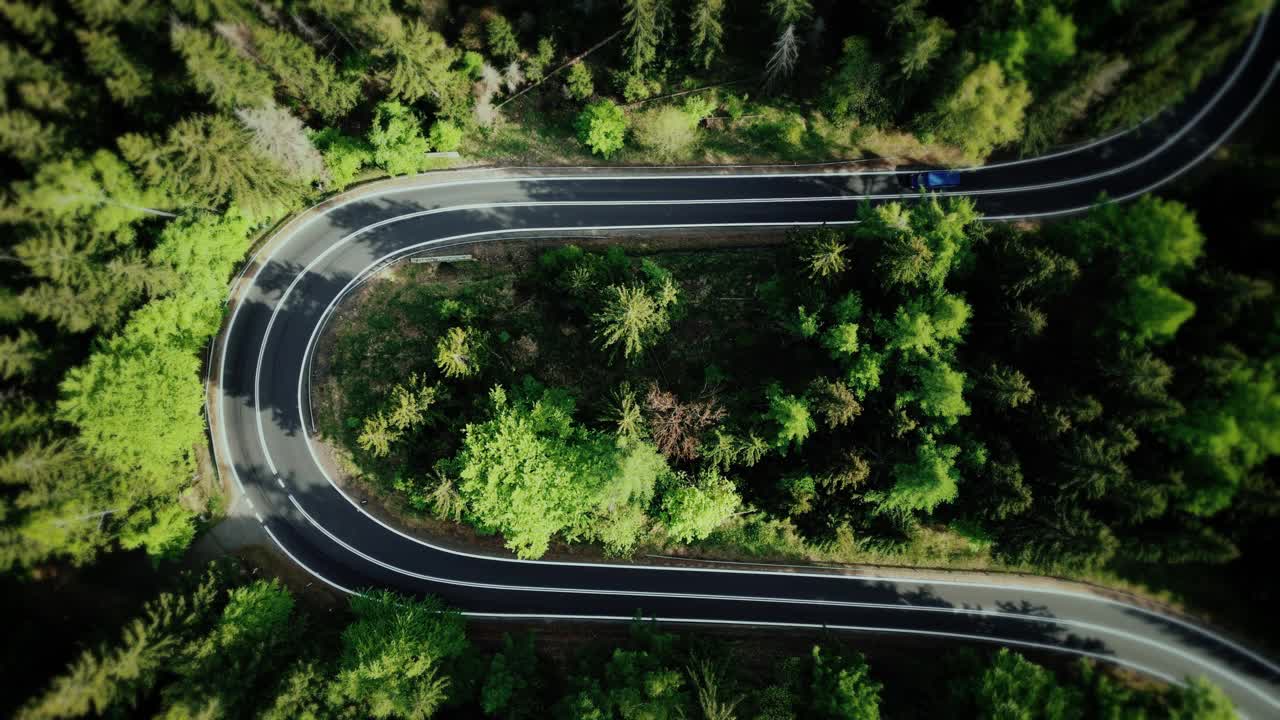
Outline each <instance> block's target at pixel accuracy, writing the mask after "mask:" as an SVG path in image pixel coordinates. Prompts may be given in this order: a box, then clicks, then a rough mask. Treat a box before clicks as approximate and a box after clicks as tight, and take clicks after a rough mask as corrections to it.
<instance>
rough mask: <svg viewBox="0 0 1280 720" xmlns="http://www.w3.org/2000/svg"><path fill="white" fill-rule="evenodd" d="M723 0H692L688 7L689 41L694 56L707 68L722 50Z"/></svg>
mask: <svg viewBox="0 0 1280 720" xmlns="http://www.w3.org/2000/svg"><path fill="white" fill-rule="evenodd" d="M724 2H725V0H694V2H693V4H692V6H691V7H690V8H689V33H690V35H691V38H690V43H691V46H692V49H693V54H694V57H696V58H697V59H698V62H700V63H701V64H702V67H704V68H709V67H711V63H712V62H713V61H714V60H715V59H716V56H718V55H720V54H721V53H722V52H723V51H724V42H723V40H722V37H723V35H724V27H723V26H722V25H721V24H720V17H721V15H723V14H724Z"/></svg>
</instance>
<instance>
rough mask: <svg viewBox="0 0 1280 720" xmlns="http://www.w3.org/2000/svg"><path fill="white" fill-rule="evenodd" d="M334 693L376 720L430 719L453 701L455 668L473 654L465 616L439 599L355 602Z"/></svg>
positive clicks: (376, 595)
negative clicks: (451, 679) (450, 694)
mask: <svg viewBox="0 0 1280 720" xmlns="http://www.w3.org/2000/svg"><path fill="white" fill-rule="evenodd" d="M351 610H352V612H353V613H355V617H356V619H355V621H354V622H352V623H351V624H350V625H348V626H347V629H346V630H345V631H343V633H342V656H341V658H340V660H339V664H338V670H337V676H336V677H335V678H334V681H333V685H332V688H331V690H330V695H331V697H333V698H334V700H336V701H339V702H347V703H352V704H355V705H357V706H359V707H360V709H361V710H360V712H361V714H364V715H367V716H369V717H374V718H386V717H397V718H410V719H416V718H429V717H431V716H432V715H434V714H435V711H436V710H437V709H439V708H440V706H441V705H442V704H443V703H444V702H445V700H446V699H447V698H448V691H449V673H448V670H449V667H450V664H451V663H452V662H453V661H454V660H455V659H456V658H458V657H459V656H461V655H462V654H463V653H464V652H465V651H466V650H467V639H466V636H465V635H464V632H463V628H464V624H463V620H462V616H461V615H459V614H458V613H456V612H453V611H451V610H446V609H445V607H444V605H443V604H441V603H440V601H439V600H436V599H435V598H425V599H414V598H408V597H404V596H401V595H396V594H395V593H391V592H388V591H385V590H380V591H375V592H372V593H369V594H367V595H363V596H361V595H357V596H355V597H353V598H352V599H351Z"/></svg>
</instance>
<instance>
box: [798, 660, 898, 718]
mask: <svg viewBox="0 0 1280 720" xmlns="http://www.w3.org/2000/svg"><path fill="white" fill-rule="evenodd" d="M811 655H812V661H813V681H812V685H811V686H810V690H809V704H810V709H811V711H812V713H813V715H812V717H817V718H832V719H833V720H879V718H880V690H881V688H882V687H883V686H882V685H881V684H880V683H878V682H876V681H875V680H872V679H871V678H870V677H869V676H870V672H871V669H870V668H869V667H867V661H866V660H865V659H864V658H863V657H862V655H860V654H857V653H851V654H846V655H836V656H828V655H824V654H823V652H822V648H820V647H818V646H817V645H815V646H814V647H813V651H812V653H811Z"/></svg>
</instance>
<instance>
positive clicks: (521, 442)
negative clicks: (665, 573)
mask: <svg viewBox="0 0 1280 720" xmlns="http://www.w3.org/2000/svg"><path fill="white" fill-rule="evenodd" d="M492 398H493V403H494V408H493V413H494V414H493V417H492V419H490V420H489V421H487V422H484V423H480V424H476V425H471V426H468V428H467V430H466V436H465V439H464V442H463V447H462V450H461V451H460V452H459V454H458V457H457V458H456V459H455V461H454V464H455V466H456V467H457V474H458V477H459V478H460V483H459V491H460V492H461V493H462V496H463V497H464V498H465V499H466V501H467V507H468V514H469V515H470V516H471V517H473V518H474V519H475V520H476V522H477V523H479V524H480V525H481V526H482V527H484V528H487V529H489V530H491V531H497V532H501V533H502V534H503V536H504V537H505V538H506V541H507V542H506V544H507V547H509V548H511V549H513V550H515V551H516V553H517V554H518V555H520V557H524V558H536V557H539V556H541V555H542V554H544V553H545V552H546V550H547V547H548V544H549V543H550V541H551V538H552V536H554V535H556V534H557V533H559V534H562V535H563V536H564V538H565V539H566V540H569V541H572V540H574V539H578V538H582V537H593V536H596V535H599V534H601V533H602V532H604V531H612V532H611V534H612V537H611V545H613V546H614V547H615V549H618V550H624V549H625V548H626V547H627V546H629V545H631V544H634V542H635V536H634V535H632V536H631V537H626V536H625V535H624V534H622V533H620V532H618V531H619V530H620V529H619V528H618V527H616V526H615V525H614V524H613V523H612V522H611V521H616V520H631V521H632V522H629V523H626V524H625V527H626V528H629V529H630V530H633V531H634V532H636V533H638V532H639V530H640V529H641V528H639V527H638V526H637V525H636V524H635V523H634V520H635V513H634V512H633V511H629V509H630V508H637V509H641V511H642V509H643V508H644V507H646V506H647V504H648V502H649V500H650V499H651V498H652V497H653V488H654V484H655V483H656V481H657V479H658V477H659V476H660V475H662V474H664V473H665V471H666V470H665V466H664V465H663V464H662V463H661V461H660V458H655V456H654V451H653V449H652V447H650V446H647V445H645V444H643V443H639V442H623V443H618V442H615V440H614V439H613V438H612V437H610V436H608V435H605V434H604V433H598V432H594V431H590V430H587V429H585V428H583V427H581V426H578V425H576V424H575V423H574V422H573V419H572V412H573V404H572V401H570V400H569V399H568V398H567V397H565V396H563V395H559V394H554V393H545V394H544V395H543V396H542V397H541V398H539V399H537V400H534V401H533V402H523V401H522V402H516V403H509V402H508V401H507V399H506V393H505V392H503V391H502V390H501V389H500V388H499V389H495V390H494V392H493V395H492Z"/></svg>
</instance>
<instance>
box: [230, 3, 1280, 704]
mask: <svg viewBox="0 0 1280 720" xmlns="http://www.w3.org/2000/svg"><path fill="white" fill-rule="evenodd" d="M1277 32H1280V31H1277V30H1276V29H1275V28H1274V27H1273V24H1272V23H1270V22H1269V17H1264V18H1263V20H1262V21H1261V23H1260V24H1259V27H1258V29H1257V30H1256V32H1255V33H1254V35H1253V36H1252V37H1251V38H1250V41H1249V43H1248V45H1247V46H1246V47H1245V48H1244V49H1243V50H1242V51H1241V53H1240V56H1239V58H1238V59H1237V60H1236V62H1235V63H1234V64H1233V65H1231V66H1230V67H1228V68H1227V70H1226V71H1225V72H1224V73H1223V74H1222V76H1221V77H1220V78H1217V79H1216V80H1215V81H1213V82H1206V83H1204V87H1203V88H1202V89H1201V90H1199V91H1197V93H1195V95H1194V96H1193V97H1191V98H1189V99H1188V100H1187V102H1185V103H1184V104H1182V105H1181V106H1179V107H1178V108H1176V109H1174V110H1172V111H1170V112H1167V113H1165V114H1163V115H1161V116H1159V117H1157V118H1154V119H1152V120H1150V121H1149V122H1147V123H1144V124H1143V125H1142V126H1140V127H1139V128H1136V129H1134V130H1132V131H1128V132H1125V133H1120V134H1117V135H1115V136H1112V137H1109V138H1105V139H1103V140H1100V141H1097V142H1094V143H1089V144H1086V145H1083V146H1080V147H1077V148H1073V149H1070V150H1065V151H1062V152H1058V153H1052V154H1050V155H1047V156H1044V157H1041V158H1034V159H1029V160H1024V161H1015V162H1010V163H996V164H992V165H989V166H983V167H978V168H970V169H966V170H963V171H962V173H963V180H964V183H963V185H962V187H961V188H959V189H957V191H956V192H951V193H943V194H953V195H967V196H970V197H972V198H973V199H974V200H975V202H976V203H977V205H978V208H979V210H980V211H982V212H983V213H984V214H985V215H987V217H988V219H992V220H1014V219H1019V218H1030V217H1052V216H1055V215H1063V214H1070V213H1075V212H1081V211H1083V210H1085V209H1087V208H1089V207H1090V206H1092V205H1094V204H1096V203H1097V202H1100V196H1102V195H1104V194H1105V196H1106V197H1107V198H1110V200H1106V201H1119V200H1124V199H1128V198H1131V197H1136V196H1138V195H1140V194H1142V193H1144V192H1149V191H1151V190H1153V189H1155V188H1156V187H1159V186H1160V185H1161V184H1163V183H1166V182H1169V181H1171V180H1173V179H1174V178H1176V177H1177V176H1178V175H1180V174H1181V173H1182V172H1184V171H1185V170H1186V169H1188V168H1190V167H1192V166H1193V165H1195V163H1197V162H1198V161H1199V160H1201V159H1203V158H1204V157H1205V156H1206V155H1207V154H1208V153H1209V152H1211V151H1212V149H1213V148H1214V147H1216V146H1217V145H1218V144H1219V143H1221V142H1222V141H1223V140H1224V139H1226V137H1228V136H1229V135H1230V133H1231V132H1232V131H1234V129H1235V128H1236V127H1237V126H1238V125H1239V123H1240V122H1241V121H1242V120H1243V119H1244V117H1246V116H1247V115H1248V113H1249V112H1250V111H1251V110H1252V109H1253V108H1254V107H1255V106H1256V104H1257V103H1258V102H1259V101H1260V100H1261V98H1262V97H1263V96H1264V95H1265V93H1266V92H1267V90H1268V89H1269V87H1270V85H1271V84H1272V82H1273V81H1274V79H1275V76H1276V74H1277V72H1278V71H1280V63H1277V53H1276V48H1277V38H1276V35H1277ZM908 172H909V171H906V170H903V171H880V172H854V171H833V172H819V171H805V170H796V169H791V170H787V171H766V170H758V169H756V170H743V169H725V168H707V169H698V170H690V169H679V170H656V169H636V170H616V169H600V168H596V169H543V170H507V171H498V170H485V171H465V172H459V173H441V174H436V175H428V176H422V177H420V178H413V179H409V180H399V181H392V182H389V183H386V184H380V185H378V186H375V187H373V188H370V189H365V190H362V191H360V192H357V193H354V194H351V195H348V196H343V197H339V198H335V199H333V200H330V201H328V202H326V203H324V204H323V205H321V206H319V207H317V208H313V209H312V210H311V211H308V212H307V213H305V214H304V215H303V216H301V217H299V218H298V219H296V220H295V221H293V222H291V223H289V224H288V225H287V226H286V227H285V228H284V229H283V230H282V231H281V232H280V233H279V234H278V235H277V236H276V237H275V238H273V239H272V241H271V242H270V243H269V244H268V246H267V247H266V248H264V250H263V251H262V252H261V253H260V254H259V257H256V258H255V259H254V260H253V261H252V262H251V263H250V265H249V267H248V268H247V270H246V272H245V274H244V275H243V276H242V277H241V278H240V279H239V280H238V281H237V284H236V287H235V289H234V291H233V296H232V307H233V311H232V312H231V314H230V318H229V320H228V322H227V323H226V326H225V327H224V329H223V332H222V334H221V335H220V336H219V339H218V342H217V345H216V346H215V352H214V355H213V358H212V360H213V362H212V364H211V372H210V393H209V395H210V404H209V405H210V407H209V410H210V426H211V428H212V431H213V438H214V446H215V451H216V453H217V455H218V460H219V467H220V468H222V469H223V470H224V471H227V472H230V473H231V475H232V476H233V478H234V479H235V482H236V483H237V485H238V487H239V488H240V489H241V490H242V491H243V493H244V495H245V498H246V500H245V501H246V502H247V504H248V505H249V508H250V512H251V513H252V514H253V517H254V520H255V521H256V522H258V523H260V524H261V525H262V527H263V528H265V531H266V532H267V534H268V535H269V536H270V537H271V539H272V540H273V541H274V542H276V543H277V544H278V545H279V546H280V548H281V549H282V550H283V551H284V552H285V553H286V554H287V555H289V556H290V557H291V558H293V559H294V560H295V561H296V562H297V563H298V564H300V565H301V566H303V567H304V568H306V569H307V570H308V571H309V572H311V573H312V574H314V575H315V576H316V577H317V578H319V579H321V580H322V581H324V582H326V583H328V584H330V585H332V586H334V587H336V588H339V589H341V590H344V591H347V592H354V591H356V590H358V589H362V588H367V587H387V588H392V589H396V590H399V591H401V592H406V593H431V594H436V595H440V596H442V597H443V598H445V599H446V600H447V601H448V602H450V603H451V604H453V605H455V606H457V607H459V608H461V609H463V610H464V611H466V612H468V613H470V614H473V615H481V616H518V617H554V618H594V619H629V618H631V617H632V616H633V615H634V613H635V611H636V610H637V609H640V610H642V611H643V612H644V614H645V615H653V616H656V617H658V618H660V619H662V620H664V621H669V622H703V623H749V624H755V625H765V626H769V625H774V626H778V627H818V626H826V627H831V628H841V629H848V630H860V631H867V632H877V633H894V634H901V635H927V636H933V637H951V638H962V639H972V640H985V641H997V642H1001V643H1005V644H1009V645H1012V646H1022V647H1036V648H1047V649H1053V650H1058V651H1063V652H1070V653H1075V654H1077V655H1084V656H1090V657H1096V658H1099V659H1102V660H1106V661H1109V662H1113V663H1117V664H1119V665H1122V666H1125V667H1129V668H1132V669H1135V670H1138V671H1140V672H1144V673H1147V674H1149V675H1151V676H1153V677H1157V678H1160V679H1162V680H1166V681H1169V682H1179V681H1180V680H1181V679H1182V678H1185V677H1187V676H1193V675H1203V676H1206V677H1208V678H1209V679H1211V680H1213V681H1214V682H1216V683H1218V684H1219V685H1221V686H1222V687H1223V688H1224V689H1225V690H1226V691H1227V692H1228V693H1229V694H1230V695H1231V697H1232V698H1233V699H1234V700H1235V701H1236V703H1237V704H1238V706H1239V707H1240V708H1241V709H1242V711H1243V712H1244V713H1246V714H1247V715H1248V716H1250V717H1269V716H1280V665H1277V664H1276V663H1274V662H1272V661H1271V660H1269V659H1267V658H1265V657H1263V656H1262V655H1260V654H1258V653H1256V652H1254V651H1252V650H1250V649H1249V648H1247V647H1245V646H1243V645H1242V644H1240V643H1237V642H1234V641H1232V640H1230V639H1229V638H1226V637H1223V636H1221V635H1219V634H1217V633H1214V632H1213V631H1211V630H1209V629H1207V628H1204V627H1200V626H1198V625H1195V624H1194V623H1191V622H1189V621H1187V620H1185V619H1182V618H1179V617H1174V616H1170V615H1164V614H1160V613H1157V612H1152V611H1150V610H1147V609H1143V608H1139V607H1137V606H1134V605H1129V604H1126V603H1124V602H1120V601H1117V600H1113V599H1108V598H1103V597H1100V596H1097V595H1093V594H1089V593H1085V592H1074V591H1066V590H1062V589H1059V588H1053V587H1045V586H1031V585H1027V584H1022V583H1019V582H1018V581H1016V580H1011V581H1007V582H1006V581H1003V580H997V579H992V580H990V581H985V582H970V581H966V580H955V581H950V580H938V579H936V578H932V579H924V578H921V579H912V578H904V577H892V578H890V577H884V578H874V577H862V576H858V577H854V576H844V575H831V574H822V573H801V572H771V571H766V570H720V569H707V568H668V567H656V566H638V565H610V564H575V563H561V562H549V561H521V560H513V559H501V558H494V557H488V556H482V555H475V554H468V553H464V552H458V551H454V550H448V549H445V548H441V547H437V546H434V545H432V544H430V543H427V542H423V541H420V540H417V539H414V538H412V537H409V536H407V535H404V534H402V533H400V532H398V531H397V530H395V529H394V528H391V527H389V526H387V525H385V524H384V523H382V522H380V521H379V520H377V519H375V518H373V517H372V516H371V515H369V514H368V513H366V512H365V511H364V510H363V508H361V506H360V505H359V503H358V502H356V501H354V500H353V499H352V498H350V497H348V496H346V495H345V494H344V493H343V492H342V491H341V490H340V489H339V488H338V487H337V485H336V484H335V483H334V482H333V480H332V479H331V478H330V477H329V476H328V475H327V474H326V471H325V468H324V467H323V465H322V464H321V463H320V461H319V460H318V458H317V454H316V448H315V446H314V444H313V440H312V437H313V435H314V432H315V428H314V426H313V423H312V422H311V419H310V408H309V397H308V388H309V376H310V361H311V354H312V351H313V349H314V346H315V342H316V340H317V338H318V337H319V335H320V332H321V330H322V328H323V326H324V324H325V322H326V321H327V319H328V318H329V316H330V315H331V313H332V312H333V310H334V308H335V307H336V306H337V304H338V303H339V302H340V300H341V299H342V298H343V297H344V296H345V295H346V294H347V293H349V292H350V291H351V290H352V289H353V288H355V287H356V286H357V285H358V284H359V283H360V282H361V281H362V280H363V279H365V278H367V277H369V276H370V274H371V273H373V272H375V271H376V270H377V269H378V268H379V267H381V266H383V265H384V264H385V263H388V262H391V261H393V260H395V259H397V258H401V257H403V256H405V255H407V254H414V253H421V252H429V251H438V250H442V249H444V248H448V247H450V246H454V245H459V244H466V243H476V242H484V241H489V240H495V239H511V238H527V237H535V236H543V235H556V234H558V233H564V232H569V231H573V232H584V231H590V232H599V233H610V232H613V233H618V232H626V233H631V234H634V233H636V232H645V231H661V230H663V229H672V228H696V227H707V228H733V227H786V226H795V225H803V224H817V223H832V224H840V223H851V222H853V220H852V219H853V217H854V214H855V208H856V205H857V203H859V202H862V201H869V202H883V201H889V200H902V201H911V200H915V199H918V198H919V197H920V195H919V194H917V193H913V192H911V191H909V190H905V189H904V188H903V187H902V180H903V178H904V176H905V175H906V174H907V173H908Z"/></svg>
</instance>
